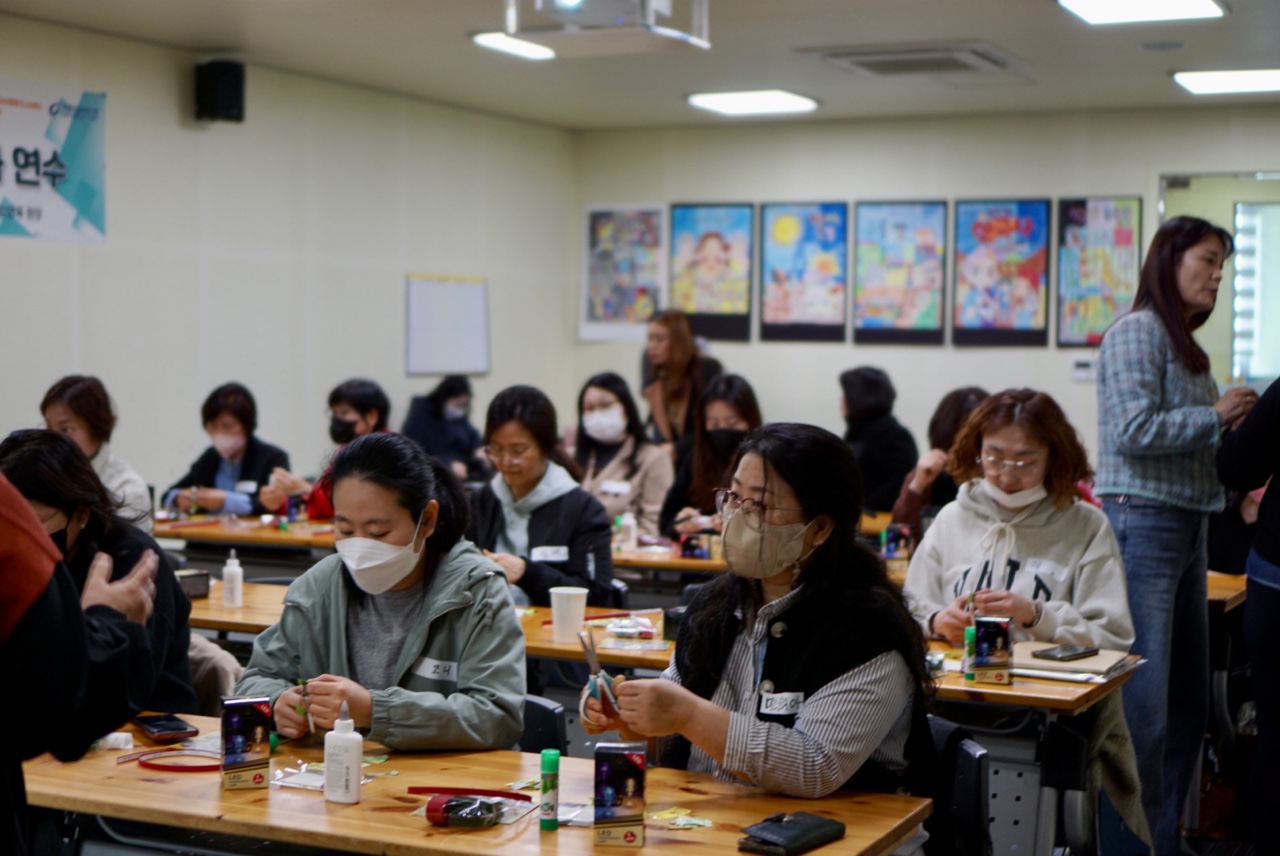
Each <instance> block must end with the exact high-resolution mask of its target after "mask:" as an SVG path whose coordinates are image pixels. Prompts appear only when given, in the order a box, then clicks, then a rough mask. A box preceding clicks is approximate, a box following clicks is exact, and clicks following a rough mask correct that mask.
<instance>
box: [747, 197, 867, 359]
mask: <svg viewBox="0 0 1280 856" xmlns="http://www.w3.org/2000/svg"><path fill="white" fill-rule="evenodd" d="M761 218H762V225H761V244H762V248H761V259H762V261H761V282H762V287H763V289H764V297H763V300H762V301H761V320H762V322H763V323H764V324H765V325H801V324H803V325H813V324H816V325H820V326H823V327H828V328H832V332H835V333H837V334H838V335H839V337H840V338H843V337H844V323H845V311H844V309H845V290H846V286H847V283H848V276H847V268H848V262H847V246H848V245H847V243H846V242H847V238H846V234H847V231H846V230H847V226H848V219H849V208H848V206H847V205H845V204H844V203H843V202H824V203H817V204H813V205H765V206H763V207H762V209H761ZM769 338H774V339H778V338H783V339H808V338H811V336H810V335H808V334H807V333H805V332H803V331H800V330H793V331H791V332H790V333H787V332H786V331H771V335H770V336H769Z"/></svg>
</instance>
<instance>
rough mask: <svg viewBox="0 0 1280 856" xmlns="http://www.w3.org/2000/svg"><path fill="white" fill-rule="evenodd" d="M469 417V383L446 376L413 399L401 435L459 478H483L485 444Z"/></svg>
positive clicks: (463, 377)
mask: <svg viewBox="0 0 1280 856" xmlns="http://www.w3.org/2000/svg"><path fill="white" fill-rule="evenodd" d="M470 413H471V382H470V381H468V380H467V379H466V377H465V376H463V375H449V376H447V377H445V378H444V379H443V380H441V381H440V383H438V384H437V385H436V388H435V389H433V390H431V392H429V393H427V394H426V395H418V396H414V399H413V401H411V402H410V403H409V415H408V416H407V417H405V420H404V427H402V428H401V429H400V433H401V434H403V435H404V436H406V437H408V438H409V439H410V440H412V441H414V442H415V443H417V444H418V445H419V446H421V447H422V450H423V451H424V452H426V453H427V454H428V455H431V456H432V457H435V458H439V459H440V460H441V461H444V463H445V464H446V465H447V466H448V467H449V469H451V470H453V474H454V475H456V476H457V477H458V478H460V479H466V478H476V479H479V478H483V477H484V475H485V466H484V457H483V455H482V454H481V451H480V447H481V446H483V445H484V441H483V440H481V439H480V432H479V431H477V430H476V428H475V426H474V425H472V424H471V419H470V418H469V417H470Z"/></svg>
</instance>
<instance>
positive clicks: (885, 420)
mask: <svg viewBox="0 0 1280 856" xmlns="http://www.w3.org/2000/svg"><path fill="white" fill-rule="evenodd" d="M840 387H841V389H842V390H843V391H844V398H843V400H842V401H841V411H842V412H843V414H844V420H845V423H846V424H847V425H848V430H847V431H846V432H845V435H844V440H845V442H846V443H848V444H849V446H850V448H852V449H853V455H854V457H855V458H857V459H858V469H860V470H861V471H862V495H863V500H862V504H863V506H864V507H865V508H866V509H868V510H870V511H890V510H892V509H893V503H894V500H896V499H897V498H898V490H899V488H901V487H902V480H903V479H905V478H906V477H907V473H909V472H911V469H912V468H913V467H914V466H915V465H916V459H917V457H918V455H917V452H916V441H915V440H914V439H913V438H912V436H911V432H910V431H908V430H907V429H906V428H903V427H902V424H901V423H900V422H898V420H897V419H894V418H893V400H894V399H895V398H897V397H898V393H897V391H896V390H895V389H894V388H893V383H892V381H890V380H889V376H888V375H887V374H885V373H884V370H883V369H877V368H873V367H871V366H859V367H858V368H856V369H849V370H848V371H847V372H845V373H844V374H842V375H840Z"/></svg>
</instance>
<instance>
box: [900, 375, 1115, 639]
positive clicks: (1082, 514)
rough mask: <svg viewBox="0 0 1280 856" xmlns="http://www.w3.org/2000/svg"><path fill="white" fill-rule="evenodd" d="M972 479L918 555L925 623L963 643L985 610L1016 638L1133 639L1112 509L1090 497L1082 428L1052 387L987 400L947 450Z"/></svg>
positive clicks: (956, 471) (910, 579) (956, 472)
mask: <svg viewBox="0 0 1280 856" xmlns="http://www.w3.org/2000/svg"><path fill="white" fill-rule="evenodd" d="M947 468H948V470H949V472H950V473H951V475H952V476H953V477H954V478H955V480H956V482H957V483H958V484H960V486H961V487H960V494H959V496H958V497H957V498H956V501H955V502H953V503H951V504H949V505H947V506H945V507H944V508H943V509H942V510H941V511H940V512H938V517H937V519H936V520H934V522H933V525H932V526H931V527H930V528H929V531H928V532H927V533H925V536H924V539H923V540H922V541H921V543H920V546H919V548H918V549H917V550H916V553H915V555H914V556H912V557H911V564H910V566H909V567H908V569H907V582H906V585H905V586H904V590H905V592H906V594H907V598H908V600H909V601H910V603H911V609H912V612H913V613H914V614H915V616H916V618H917V620H919V622H920V626H921V627H922V628H923V629H924V630H925V632H926V633H927V634H928V635H929V636H930V637H933V638H939V639H945V640H947V641H948V642H950V643H951V644H952V645H960V644H962V643H963V642H964V628H965V626H966V625H968V624H969V623H970V622H971V620H972V617H973V612H974V611H976V612H978V613H981V614H983V615H1000V616H1010V617H1012V618H1013V619H1014V620H1013V629H1014V639H1015V640H1018V639H1037V640H1052V641H1054V642H1075V643H1080V644H1090V645H1096V646H1099V647H1103V648H1114V649H1117V650H1121V651H1127V650H1129V646H1130V645H1132V644H1133V622H1132V620H1131V619H1130V617H1129V608H1128V601H1127V599H1126V596H1125V583H1124V567H1123V565H1122V564H1121V562H1120V549H1119V547H1117V546H1116V539H1115V536H1114V535H1112V533H1111V527H1110V526H1109V525H1108V524H1107V518H1106V515H1104V514H1103V513H1102V512H1101V511H1099V510H1098V509H1097V508H1094V507H1093V506H1092V505H1089V504H1088V503H1085V502H1081V501H1079V500H1078V494H1077V490H1076V482H1078V481H1080V480H1081V479H1084V478H1087V477H1088V476H1089V464H1088V458H1087V456H1086V455H1085V451H1084V447H1083V446H1082V445H1081V444H1080V439H1079V437H1078V436H1077V435H1076V431H1075V429H1074V428H1073V427H1071V424H1070V423H1069V422H1068V421H1067V418H1066V416H1065V415H1063V413H1062V409H1061V408H1060V407H1058V404H1057V402H1055V401H1054V400H1053V399H1052V398H1050V397H1049V396H1048V395H1046V394H1045V393H1043V392H1037V391H1035V390H1032V389H1009V390H1005V391H1004V392H1000V393H996V394H995V395H993V396H991V397H990V398H988V399H986V400H985V401H984V402H982V403H981V404H980V405H978V407H977V409H975V410H974V411H973V413H972V414H970V416H969V419H968V421H967V422H965V425H964V427H963V428H961V429H960V433H959V435H957V437H956V441H955V445H953V446H952V447H951V454H950V456H949V459H948V461H947Z"/></svg>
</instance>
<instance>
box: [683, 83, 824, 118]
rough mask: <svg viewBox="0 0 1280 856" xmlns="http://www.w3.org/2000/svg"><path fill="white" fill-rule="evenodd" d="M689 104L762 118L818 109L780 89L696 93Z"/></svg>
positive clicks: (811, 103)
mask: <svg viewBox="0 0 1280 856" xmlns="http://www.w3.org/2000/svg"><path fill="white" fill-rule="evenodd" d="M689 103H690V104H692V105H693V106H694V107H697V108H698V109H700V110H710V111H711V112H712V113H720V114H722V115H724V116H763V115H767V114H770V113H808V112H810V111H812V110H816V109H818V102H817V101H814V100H813V99H812V98H807V97H805V96H803V95H796V94H795V93H794V92H787V91H785V90H782V89H757V90H755V91H751V92H699V93H697V94H695V95H690V96H689Z"/></svg>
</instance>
